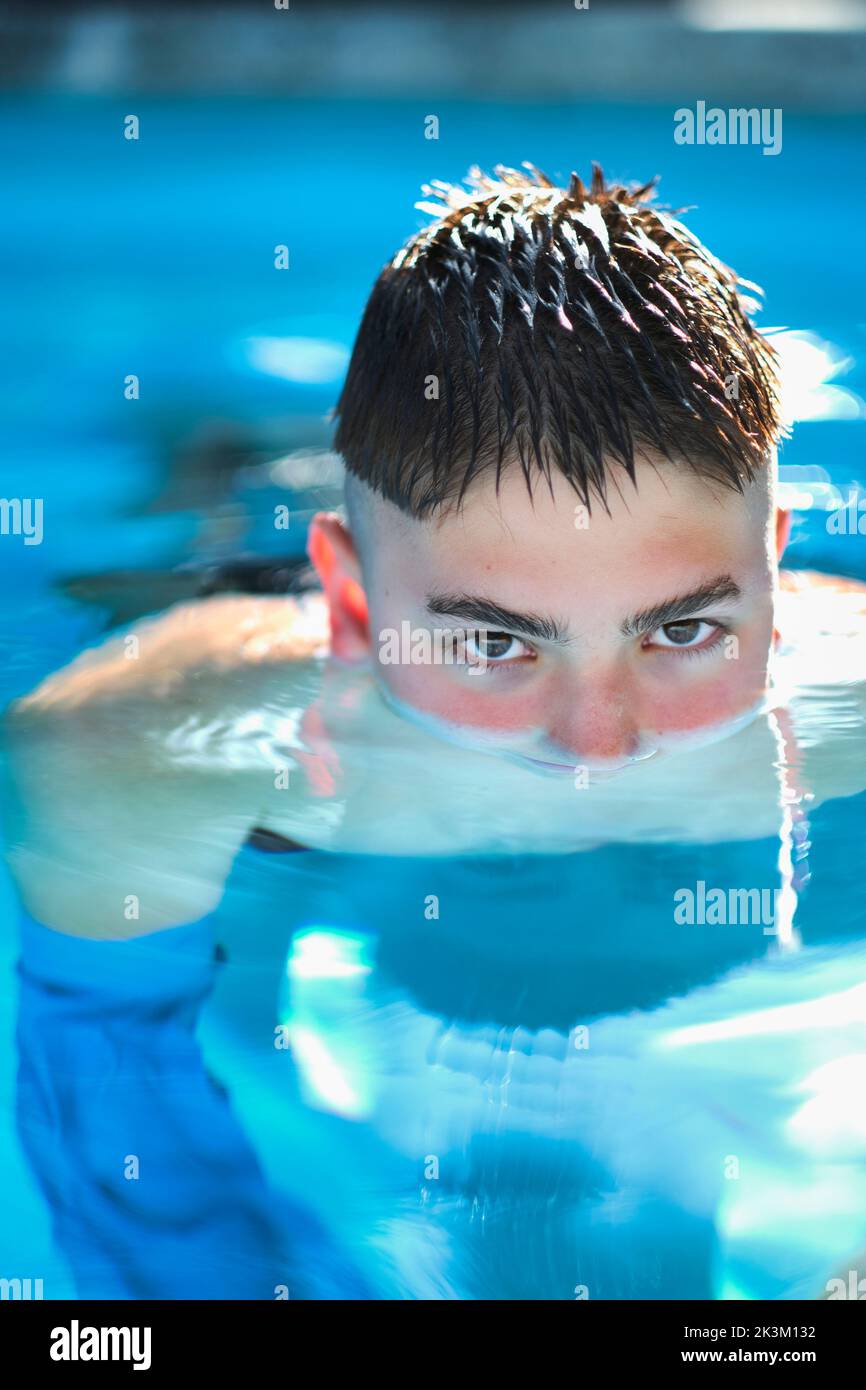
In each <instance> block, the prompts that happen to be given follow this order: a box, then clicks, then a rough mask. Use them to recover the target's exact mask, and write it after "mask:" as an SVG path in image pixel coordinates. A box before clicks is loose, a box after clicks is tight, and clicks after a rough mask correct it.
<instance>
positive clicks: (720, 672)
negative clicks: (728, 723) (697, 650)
mask: <svg viewBox="0 0 866 1390" xmlns="http://www.w3.org/2000/svg"><path fill="white" fill-rule="evenodd" d="M671 660H672V661H683V662H684V664H685V666H686V671H685V672H684V676H683V678H680V679H676V680H672V681H670V682H669V683H667V688H666V689H665V688H661V687H659V686H656V685H655V684H654V686H653V688H652V690H650V691H649V692H647V691H645V694H644V702H643V709H642V714H643V719H642V723H643V726H644V728H645V729H652V730H655V731H656V732H657V733H688V732H690V731H692V730H697V729H703V728H706V727H708V726H710V725H712V724H718V723H722V722H724V721H725V720H727V719H735V718H736V717H737V716H738V715H740V714H745V713H746V712H747V711H748V710H749V709H750V708H751V707H752V706H753V705H754V704H755V703H756V702H757V701H758V700H759V699H760V698H761V696H762V694H763V693H764V691H765V690H766V687H767V651H766V650H763V651H762V650H761V648H760V647H756V648H755V647H753V648H752V649H751V650H743V649H741V650H740V652H739V655H738V656H737V657H735V658H731V659H727V658H725V657H724V656H719V657H718V658H715V659H714V658H707V659H706V664H707V669H706V672H701V671H698V672H693V670H692V668H693V666H697V665H699V662H700V661H701V658H694V659H690V658H688V657H673V658H671Z"/></svg>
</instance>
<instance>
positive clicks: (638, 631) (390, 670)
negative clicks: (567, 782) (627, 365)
mask: <svg viewBox="0 0 866 1390" xmlns="http://www.w3.org/2000/svg"><path fill="white" fill-rule="evenodd" d="M362 491H363V494H364V506H365V519H364V532H365V535H364V540H363V545H362V546H361V551H362V555H363V565H362V569H361V571H360V574H361V582H362V585H363V589H364V592H365V594H366V601H367V614H368V626H367V641H368V644H369V651H370V655H371V657H372V659H373V661H374V663H375V666H376V671H377V675H378V677H379V679H380V681H381V682H382V683H383V685H384V687H385V690H386V692H387V693H388V694H389V695H390V696H391V697H393V698H394V699H395V700H396V701H398V702H400V703H402V704H403V705H406V706H409V707H410V708H411V710H412V711H413V712H417V713H418V714H420V715H421V716H426V717H427V718H428V719H429V720H430V721H431V722H432V724H433V726H434V727H436V726H437V724H440V723H441V725H442V731H443V732H446V733H450V734H452V735H453V734H455V733H456V734H459V735H460V736H462V737H468V738H469V740H470V741H473V742H475V741H477V742H478V743H479V745H481V746H485V745H486V746H493V747H496V746H500V747H502V748H505V749H507V750H508V751H509V753H511V754H512V755H513V754H515V753H516V754H518V755H520V756H521V757H523V758H526V759H528V760H531V761H532V762H535V763H541V764H544V765H548V766H554V767H556V768H562V769H563V770H564V771H565V770H567V771H569V772H572V771H573V769H574V767H575V765H586V766H588V767H605V766H607V767H612V766H618V765H622V764H624V763H626V762H628V761H629V760H630V759H634V758H640V757H645V756H648V755H649V754H651V753H652V752H653V751H654V750H656V749H658V748H659V747H664V746H667V745H669V744H671V743H672V742H676V741H677V740H676V739H672V737H671V736H676V735H679V736H682V735H692V736H694V735H696V734H700V733H702V734H703V735H704V736H705V735H706V734H707V733H708V732H711V731H712V729H713V726H716V725H720V724H724V723H725V722H726V721H730V720H733V719H736V718H737V717H738V716H741V715H743V714H745V713H747V712H748V711H749V710H750V709H751V708H752V707H753V706H754V705H755V703H756V702H757V701H758V700H759V699H760V697H761V695H762V694H763V692H764V690H765V689H766V683H767V671H768V661H769V656H770V652H771V647H772V643H773V634H774V627H773V610H774V590H775V583H776V576H777V549H778V546H779V544H780V536H781V526H779V525H777V518H776V514H775V509H774V505H773V499H772V484H771V470H769V469H768V470H767V471H766V472H765V474H764V475H763V476H762V477H761V478H760V479H759V480H758V481H757V482H756V483H754V484H753V485H751V486H750V487H748V488H747V492H746V494H745V495H739V494H736V493H734V492H732V491H730V490H728V489H726V488H723V487H722V486H721V485H715V484H709V483H707V482H705V481H703V480H700V479H697V478H695V477H694V476H693V475H691V474H690V473H689V472H688V471H686V470H685V469H680V468H675V467H673V466H671V465H668V464H662V465H660V466H659V468H658V469H655V468H653V467H652V466H650V465H649V464H646V463H644V464H640V465H639V466H638V486H637V490H635V489H634V487H633V486H632V484H631V483H630V482H629V481H628V479H627V478H625V477H623V480H622V485H621V495H620V494H619V493H618V492H617V490H616V489H615V488H614V487H611V488H610V496H609V507H610V514H609V515H608V514H607V513H605V512H604V510H603V509H602V508H601V507H600V506H596V507H594V509H593V512H592V515H591V517H589V518H588V519H587V516H586V513H585V512H584V509H583V508H582V507H580V506H579V504H578V502H577V498H576V496H575V494H574V493H573V491H572V490H571V488H570V487H569V486H568V484H567V483H566V481H565V480H564V479H563V478H562V477H560V476H558V475H557V476H556V477H554V479H553V486H552V491H551V490H550V489H548V488H547V486H546V485H545V484H544V483H543V482H542V481H541V480H539V481H538V482H537V485H536V488H535V497H534V499H530V497H529V495H528V492H527V488H526V485H525V483H524V481H523V478H522V476H521V474H520V471H519V469H513V468H512V469H511V470H509V471H508V472H507V473H506V474H505V475H504V477H503V480H502V483H501V486H500V490H499V494H498V495H497V494H496V490H495V486H494V482H493V479H492V478H491V479H490V480H489V481H488V479H486V478H484V479H482V480H481V481H480V482H478V483H476V484H475V485H474V486H473V487H472V489H471V490H470V492H469V493H468V495H467V498H466V500H465V502H464V505H463V508H462V510H460V511H458V512H453V513H451V514H449V515H447V516H445V517H441V518H437V519H435V520H427V521H415V520H413V519H412V518H409V517H406V516H405V515H404V514H402V513H401V512H399V511H398V510H397V509H396V508H395V507H393V506H392V505H391V504H390V503H387V502H384V501H382V500H381V499H379V498H374V497H373V496H372V494H370V493H369V492H368V490H367V489H363V490H362ZM330 524H331V525H333V524H334V523H333V521H331V523H330ZM777 533H778V534H777ZM321 544H324V542H321V541H320V548H321ZM341 544H343V545H345V544H347V543H346V542H345V541H344V542H341V541H339V540H338V541H337V543H336V547H335V549H336V550H339V549H340V547H341ZM311 553H313V555H314V558H317V556H316V543H315V542H314V544H313V547H312V551H311ZM317 563H318V559H317ZM348 563H349V566H351V560H349V562H348ZM341 565H342V562H339V565H338V567H340V566H341ZM320 570H321V565H320ZM356 573H357V571H356ZM349 582H350V584H351V582H352V581H351V580H350V581H349ZM325 587H326V591H327V592H328V596H329V599H330V601H331V608H332V616H333V617H335V619H336V621H335V623H334V631H335V650H336V654H337V655H338V656H339V655H341V652H340V650H339V637H338V634H340V633H341V632H345V631H346V619H345V614H340V613H339V612H335V608H336V609H339V607H340V602H341V600H340V597H339V595H340V592H341V591H340V586H339V584H335V583H334V582H333V572H332V582H331V583H330V585H329V584H328V583H326V586H325ZM356 596H357V586H356ZM354 616H355V618H356V617H357V606H356V609H355V615H354ZM405 624H408V632H409V633H411V645H410V644H409V643H406V641H405V640H403V641H401V642H398V641H397V640H396V638H395V637H393V636H389V634H391V633H394V634H401V632H402V634H403V636H404V637H405V634H406V632H407V629H406V628H405V626H404V625H405ZM355 628H356V630H357V624H355ZM455 630H456V631H458V632H459V631H463V632H468V633H469V634H470V637H469V640H468V641H467V642H464V643H461V642H460V641H459V639H458V643H457V646H456V648H454V647H452V646H451V645H450V643H449V642H448V641H447V640H446V641H445V642H444V643H443V642H442V640H441V638H442V634H443V633H446V632H449V631H450V632H454V631H455ZM424 632H426V633H427V634H429V639H426V640H425V639H423V638H422V637H420V636H419V634H421V633H424ZM437 633H438V634H439V638H438V639H437V636H436V634H437ZM449 653H450V655H449ZM395 656H396V657H397V659H396V660H395V659H394V658H395ZM413 658H414V659H413ZM479 658H481V659H480V661H479ZM455 726H456V727H455Z"/></svg>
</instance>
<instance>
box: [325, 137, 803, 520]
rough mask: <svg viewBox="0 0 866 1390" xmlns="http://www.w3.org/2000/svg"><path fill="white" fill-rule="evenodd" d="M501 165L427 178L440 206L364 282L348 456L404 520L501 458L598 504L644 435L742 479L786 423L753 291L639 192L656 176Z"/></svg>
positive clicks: (348, 388) (345, 422)
mask: <svg viewBox="0 0 866 1390" xmlns="http://www.w3.org/2000/svg"><path fill="white" fill-rule="evenodd" d="M495 175H496V176H495V177H490V176H488V175H486V174H483V173H482V172H481V171H480V170H479V169H473V170H472V171H471V172H470V174H469V176H468V178H467V179H466V180H465V183H466V185H467V187H466V188H463V187H460V186H454V185H450V184H445V183H440V182H437V183H434V184H432V185H428V186H425V187H424V193H425V194H426V195H428V197H432V198H435V199H436V200H437V201H435V202H422V203H419V204H417V206H418V207H419V208H420V209H421V210H422V211H425V212H429V213H432V214H433V215H434V216H435V218H436V220H435V221H434V222H433V223H432V224H431V225H429V226H427V227H426V228H424V230H422V231H420V232H419V233H417V235H415V236H414V237H412V238H411V240H410V241H408V242H407V243H406V245H405V246H404V247H403V249H402V250H401V251H400V252H399V253H398V254H397V255H396V256H395V257H394V259H393V260H392V261H391V262H390V264H388V265H386V266H385V268H384V269H383V271H382V272H381V274H380V275H379V278H378V280H377V281H376V284H375V286H374V288H373V292H372V294H371V295H370V299H369V301H368V303H367V307H366V310H365V312H364V316H363V319H362V322H361V326H360V329H359V331H358V337H357V340H356V342H355V348H354V351H353V354H352V360H351V363H350V365H349V371H348V375H347V378H346V382H345V385H344V388H343V392H342V395H341V397H340V401H339V404H338V407H337V415H338V421H339V423H338V429H337V435H336V441H335V443H336V447H337V449H338V450H339V452H340V453H341V454H342V455H343V458H344V460H345V463H346V466H347V469H348V470H349V472H350V473H352V474H354V475H355V476H356V477H358V478H360V479H361V480H362V481H364V482H365V483H367V484H368V485H369V486H370V487H371V488H373V489H374V490H375V491H376V492H378V493H380V494H382V495H383V496H384V497H386V498H388V500H389V501H391V502H393V503H395V504H396V505H397V506H398V507H399V508H401V510H403V511H405V512H408V513H410V514H411V515H413V516H416V517H424V516H427V515H429V514H431V513H432V512H434V511H435V510H436V509H447V508H448V507H449V506H450V505H452V504H454V503H455V502H457V503H459V502H460V501H462V499H463V497H464V496H465V494H466V491H467V489H468V488H469V487H470V486H471V484H472V483H473V481H474V480H475V479H477V478H478V477H479V475H482V474H487V473H490V472H491V471H492V472H493V473H495V477H496V480H497V484H498V480H499V478H500V477H501V474H502V471H503V469H505V468H506V467H509V466H512V465H515V466H519V467H520V468H521V469H522V470H523V473H524V476H525V478H526V482H527V486H528V487H529V489H530V492H532V490H533V487H534V485H535V484H536V483H537V482H538V480H539V478H541V479H547V480H548V482H549V481H550V478H551V475H552V474H553V472H554V471H555V470H558V471H559V472H560V473H561V474H563V475H564V476H565V477H566V478H567V479H568V481H569V482H570V483H571V485H572V486H573V488H574V490H575V493H576V494H577V496H578V497H579V498H580V499H581V501H582V502H583V503H584V505H585V506H586V507H587V508H588V509H590V510H591V507H592V500H593V498H595V499H599V500H600V501H601V502H602V504H604V500H605V496H606V492H607V487H608V484H609V481H610V479H611V476H612V474H613V473H615V472H616V471H617V470H622V471H624V472H625V473H626V474H627V475H628V477H629V478H631V480H632V481H633V482H634V481H635V468H636V463H637V461H638V460H639V458H640V456H641V453H642V452H643V451H644V450H645V449H646V448H647V447H648V446H649V447H650V448H652V449H654V450H657V451H658V452H659V453H661V454H662V455H663V456H665V457H667V458H669V459H672V460H676V461H678V462H680V463H681V464H684V466H686V467H690V468H692V469H693V470H694V471H695V472H696V473H698V474H700V475H702V476H704V477H707V478H712V479H715V480H716V481H718V482H722V483H724V484H727V485H729V486H732V487H734V488H737V489H739V490H742V487H743V485H744V483H745V482H746V481H747V480H749V479H751V478H752V477H754V475H755V472H756V470H758V469H759V468H761V467H762V466H764V465H765V464H766V461H767V458H768V451H769V450H770V448H771V446H772V445H773V444H774V443H775V442H776V440H777V439H778V438H779V436H780V434H781V433H782V430H781V425H780V413H779V390H778V380H777V375H776V358H775V353H774V352H773V349H772V348H771V347H770V345H769V344H768V343H767V341H766V340H765V339H764V338H763V337H762V336H761V335H760V334H759V333H758V332H757V330H756V329H755V327H754V326H753V324H752V323H751V321H750V319H749V313H750V311H752V310H753V309H754V307H755V301H754V300H753V299H748V298H746V297H745V296H744V295H743V294H742V293H741V287H744V288H745V289H747V290H751V291H754V290H755V289H756V287H755V286H753V285H750V284H749V282H747V281H742V280H740V279H739V278H738V277H737V276H736V275H735V273H734V272H733V271H732V270H730V269H729V268H728V267H727V266H725V265H723V264H722V263H721V262H720V261H718V260H716V258H715V257H714V256H712V255H710V253H709V252H708V251H707V250H706V248H705V247H704V246H703V245H702V244H701V242H700V241H698V239H697V238H696V237H695V236H693V235H692V233H691V232H689V231H688V230H687V229H686V228H685V227H684V226H683V225H682V224H681V223H680V222H679V221H677V220H675V218H674V216H672V215H671V214H670V213H669V212H666V211H663V210H661V209H660V208H658V207H656V206H653V205H652V199H653V196H654V186H655V180H653V182H651V183H649V184H645V185H643V186H642V187H633V188H627V187H625V186H623V185H620V184H616V185H610V186H607V185H606V184H605V180H604V175H603V174H602V171H601V169H600V168H599V167H598V165H595V164H594V165H593V173H592V182H591V185H590V188H589V189H588V190H587V188H586V187H585V186H584V184H583V182H582V181H581V179H580V178H579V177H578V176H577V174H572V176H571V181H570V183H569V185H568V187H567V188H565V189H563V188H559V187H557V186H556V185H555V184H553V183H552V182H551V181H550V179H548V178H547V177H546V175H544V174H543V173H541V172H540V171H539V170H537V169H535V168H534V167H533V166H531V165H527V166H526V168H525V169H524V170H523V171H518V170H515V169H509V168H505V167H502V166H499V167H497V168H496V170H495ZM434 381H435V384H433V383H434ZM732 382H735V383H736V392H735V391H734V389H733V388H732V387H731V385H730V383H732ZM726 383H728V389H727V391H726ZM729 397H733V399H729Z"/></svg>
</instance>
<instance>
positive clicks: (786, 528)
mask: <svg viewBox="0 0 866 1390" xmlns="http://www.w3.org/2000/svg"><path fill="white" fill-rule="evenodd" d="M791 519H792V518H791V513H790V511H783V509H782V508H781V507H777V508H776V559H777V560H781V558H782V556H783V555H784V553H785V547H786V546H787V544H788V540H789V539H790V536H791Z"/></svg>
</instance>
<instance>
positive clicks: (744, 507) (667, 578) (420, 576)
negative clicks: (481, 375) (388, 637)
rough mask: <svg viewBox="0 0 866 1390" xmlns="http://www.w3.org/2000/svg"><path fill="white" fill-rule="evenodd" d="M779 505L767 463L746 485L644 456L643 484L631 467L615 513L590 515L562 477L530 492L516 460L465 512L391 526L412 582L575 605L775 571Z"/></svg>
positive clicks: (471, 497)
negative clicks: (726, 483) (774, 516)
mask: <svg viewBox="0 0 866 1390" xmlns="http://www.w3.org/2000/svg"><path fill="white" fill-rule="evenodd" d="M614 476H616V475H614ZM384 505H386V506H387V505H388V504H384ZM771 510H772V507H771V484H770V477H769V473H768V472H765V473H764V474H763V475H762V476H761V477H759V478H758V479H757V480H756V481H755V483H753V484H751V485H750V486H749V487H748V488H747V490H746V492H745V494H739V493H736V492H734V491H733V490H731V489H729V488H725V487H723V486H722V485H721V484H715V483H708V482H707V481H705V480H703V479H701V478H698V477H696V476H695V475H694V474H692V473H690V472H689V471H687V470H685V469H683V468H679V467H676V466H673V465H670V464H661V465H660V466H658V467H655V466H652V465H650V464H648V463H647V464H640V465H639V466H638V470H637V485H636V486H635V485H634V484H633V483H632V482H631V480H630V479H629V478H628V477H627V476H626V474H625V473H622V475H621V479H620V484H619V487H616V486H610V487H609V490H608V511H605V510H604V508H602V506H601V505H600V504H595V505H594V506H593V508H592V511H591V513H590V514H589V515H587V513H586V512H585V511H584V509H583V508H582V507H581V505H580V502H579V500H578V498H577V496H576V494H575V493H574V491H573V490H572V489H571V488H570V487H569V485H568V483H567V482H566V481H565V479H564V478H562V477H561V475H558V474H557V475H554V477H553V479H552V482H551V486H548V485H547V483H546V481H545V480H544V479H542V478H538V479H537V480H536V483H535V486H534V490H533V496H532V497H530V495H529V493H528V490H527V487H526V483H525V481H524V479H523V476H522V474H521V473H520V470H519V469H513V468H512V469H510V470H508V471H507V472H506V473H505V474H504V476H503V478H502V480H501V484H500V487H499V489H498V491H497V489H496V486H495V482H494V480H493V479H490V480H488V479H486V478H485V479H482V480H481V481H480V482H478V483H477V484H476V485H475V486H474V487H473V488H472V489H471V490H470V492H469V493H468V495H467V497H466V499H465V501H464V504H463V506H462V507H461V508H460V510H459V511H452V512H451V513H449V514H447V515H445V516H441V517H437V518H435V519H430V520H425V521H414V520H411V519H407V518H406V517H404V516H401V517H400V522H401V524H399V525H397V526H396V527H395V528H393V529H391V528H387V529H388V531H389V532H390V536H391V542H392V546H393V547H394V549H395V550H396V554H393V553H392V560H394V561H395V562H396V564H397V565H398V567H400V566H401V561H402V567H403V568H404V574H403V578H404V580H406V579H409V580H410V582H411V583H412V585H413V587H417V586H418V585H419V584H420V585H426V586H428V587H429V586H435V587H439V588H440V589H441V587H442V586H443V584H445V585H447V587H448V588H449V590H450V591H452V592H453V591H454V590H455V589H457V588H459V589H461V590H464V591H468V592H472V593H479V594H480V593H489V594H490V596H491V597H494V596H495V597H496V599H497V600H498V601H500V602H502V603H514V604H517V605H519V603H521V602H525V600H526V598H527V596H528V595H529V594H530V593H531V594H532V595H538V594H539V593H541V592H544V593H546V594H549V595H550V596H551V598H557V597H559V598H560V599H561V600H563V601H564V602H567V601H568V600H569V597H570V596H576V595H577V594H578V592H579V594H580V595H581V596H582V597H583V598H592V599H596V600H599V601H600V600H603V599H606V598H607V597H608V596H610V595H613V594H616V593H622V594H623V595H624V596H628V597H631V596H633V595H634V593H635V591H639V592H640V593H641V596H643V594H645V593H646V592H648V591H649V590H652V591H653V596H656V597H659V598H664V597H667V596H668V595H667V594H666V593H664V592H662V593H660V594H658V595H656V594H655V591H656V590H657V589H659V588H661V589H662V590H665V589H666V588H667V587H669V585H670V583H671V582H672V581H673V580H674V579H676V581H677V583H678V584H679V583H680V582H682V581H689V580H692V579H694V580H696V581H700V580H701V579H704V578H707V577H710V578H712V577H714V576H716V575H718V574H720V573H730V572H732V571H734V570H737V571H738V572H739V573H740V574H741V575H742V576H743V577H747V575H748V573H749V572H751V571H754V572H755V573H757V572H760V571H761V570H762V569H765V568H766V563H767V554H768V541H769V526H770V516H771ZM398 515H399V514H398ZM380 537H381V531H380ZM382 539H384V538H382ZM386 550H387V542H386ZM383 558H384V556H383ZM494 586H495V594H494Z"/></svg>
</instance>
